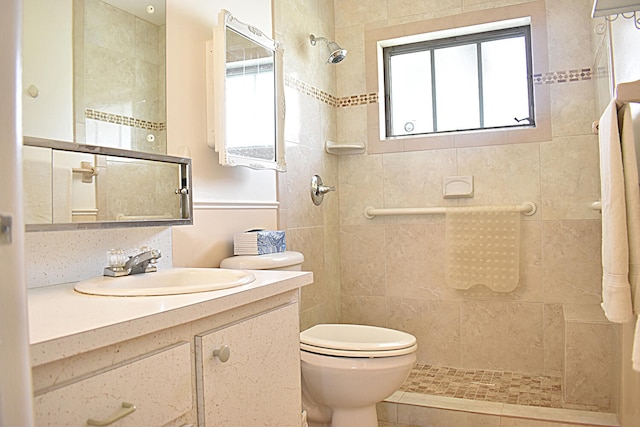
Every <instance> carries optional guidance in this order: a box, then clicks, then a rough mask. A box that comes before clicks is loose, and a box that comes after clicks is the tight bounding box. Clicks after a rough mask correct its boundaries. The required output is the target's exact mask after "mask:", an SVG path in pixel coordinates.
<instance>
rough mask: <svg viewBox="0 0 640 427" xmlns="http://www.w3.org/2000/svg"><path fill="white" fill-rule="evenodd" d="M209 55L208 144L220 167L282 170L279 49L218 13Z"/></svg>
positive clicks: (223, 11)
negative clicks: (217, 158) (216, 155)
mask: <svg viewBox="0 0 640 427" xmlns="http://www.w3.org/2000/svg"><path fill="white" fill-rule="evenodd" d="M208 52H209V55H208V57H207V73H208V79H207V83H208V85H207V107H208V108H207V109H208V112H207V125H208V128H209V129H208V141H207V142H208V144H209V146H211V147H212V148H215V150H216V151H218V153H219V160H220V164H221V165H224V166H248V167H251V168H254V169H275V170H278V171H284V170H286V163H285V156H284V135H283V132H284V94H283V74H282V54H283V51H282V47H281V45H280V44H279V43H278V42H276V41H274V40H272V39H270V38H269V37H267V36H266V35H265V34H263V33H262V32H261V31H260V30H258V29H257V28H255V27H253V26H251V25H247V24H245V23H243V22H241V21H239V20H238V19H236V18H235V17H234V16H233V15H231V13H229V12H228V11H226V10H221V11H220V14H219V16H218V26H217V27H216V28H215V29H214V39H213V42H210V43H209V44H208Z"/></svg>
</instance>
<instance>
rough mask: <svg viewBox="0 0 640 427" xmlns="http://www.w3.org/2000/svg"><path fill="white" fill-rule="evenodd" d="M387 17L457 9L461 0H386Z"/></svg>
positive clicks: (460, 4)
mask: <svg viewBox="0 0 640 427" xmlns="http://www.w3.org/2000/svg"><path fill="white" fill-rule="evenodd" d="M387 3H388V7H389V19H390V20H391V19H394V18H395V19H397V18H403V17H409V16H415V15H421V16H422V15H426V14H433V13H436V12H441V11H450V10H455V11H458V10H460V9H461V7H462V0H444V1H443V0H427V1H418V0H388V2H387Z"/></svg>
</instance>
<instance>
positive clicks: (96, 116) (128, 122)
mask: <svg viewBox="0 0 640 427" xmlns="http://www.w3.org/2000/svg"><path fill="white" fill-rule="evenodd" d="M84 116H85V118H87V119H93V120H98V121H100V122H107V123H113V124H116V125H122V126H130V127H135V128H140V129H145V130H155V131H163V130H166V129H167V124H166V123H163V122H150V121H148V120H141V119H136V118H134V117H127V116H121V115H119V114H113V113H105V112H104V111H97V110H91V109H89V108H87V109H86V110H84Z"/></svg>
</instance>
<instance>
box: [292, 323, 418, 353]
mask: <svg viewBox="0 0 640 427" xmlns="http://www.w3.org/2000/svg"><path fill="white" fill-rule="evenodd" d="M416 347H417V346H416V338H415V337H414V336H413V335H411V334H408V333H406V332H401V331H396V330H393V329H387V328H380V327H377V326H365V325H348V324H321V325H316V326H313V327H311V328H309V329H307V330H306V331H303V332H301V333H300V348H301V349H303V350H306V351H311V352H314V353H319V354H327V355H334V356H346V357H389V356H397V355H401V354H408V353H411V352H413V351H415V349H416Z"/></svg>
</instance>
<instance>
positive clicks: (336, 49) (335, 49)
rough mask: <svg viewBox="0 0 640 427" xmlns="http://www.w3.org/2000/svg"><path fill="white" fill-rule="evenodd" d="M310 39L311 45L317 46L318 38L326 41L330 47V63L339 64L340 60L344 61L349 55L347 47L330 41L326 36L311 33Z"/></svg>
mask: <svg viewBox="0 0 640 427" xmlns="http://www.w3.org/2000/svg"><path fill="white" fill-rule="evenodd" d="M309 40H310V42H311V46H315V45H316V42H317V41H318V40H320V41H323V42H325V43H326V45H327V49H329V58H328V59H327V63H328V64H337V63H338V62H342V60H343V59H344V58H345V57H346V56H347V49H343V48H341V47H340V46H338V43H336V42H332V41H329V40H327V39H326V38H324V37H316V36H314V35H313V34H311V36H310V37H309Z"/></svg>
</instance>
